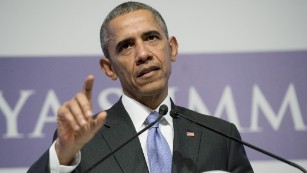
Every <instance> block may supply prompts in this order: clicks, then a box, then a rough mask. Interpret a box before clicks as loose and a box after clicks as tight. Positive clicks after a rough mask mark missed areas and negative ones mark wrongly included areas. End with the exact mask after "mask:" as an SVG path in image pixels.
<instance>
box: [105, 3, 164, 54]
mask: <svg viewBox="0 0 307 173" xmlns="http://www.w3.org/2000/svg"><path fill="white" fill-rule="evenodd" d="M136 10H148V11H150V12H151V13H152V14H153V16H154V17H155V19H156V21H157V22H158V23H159V24H160V26H161V28H162V29H163V31H164V33H165V36H166V37H167V38H168V31H167V26H166V23H165V21H164V19H163V17H162V16H161V14H160V13H159V12H158V11H157V10H155V9H154V8H152V7H150V6H149V5H146V4H143V3H140V2H125V3H122V4H120V5H118V6H117V7H115V8H114V9H113V10H112V11H111V12H110V13H109V14H108V16H107V17H106V18H105V20H104V22H103V23H102V26H101V29H100V44H101V48H102V51H103V53H104V56H105V57H106V58H110V54H109V51H108V38H107V37H108V36H107V35H108V34H107V27H108V24H109V23H110V21H111V20H112V19H114V18H116V17H118V16H120V15H123V14H127V13H130V12H132V11H136Z"/></svg>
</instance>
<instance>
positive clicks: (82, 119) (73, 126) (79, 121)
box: [55, 75, 107, 165]
mask: <svg viewBox="0 0 307 173" xmlns="http://www.w3.org/2000/svg"><path fill="white" fill-rule="evenodd" d="M93 84H94V76H92V75H89V76H88V77H87V78H86V80H85V82H84V86H83V91H82V92H79V93H77V94H76V95H75V97H74V98H72V99H71V100H70V101H67V102H65V103H64V104H63V105H62V106H61V107H60V108H59V110H58V113H57V130H58V138H57V139H56V143H55V150H56V152H57V155H58V158H59V161H60V164H61V165H69V164H70V163H71V161H72V160H73V158H74V156H75V155H76V153H77V152H78V151H80V150H81V149H82V147H83V146H84V145H85V144H86V143H87V142H88V141H89V140H91V139H92V137H93V136H94V135H95V134H96V132H97V131H98V130H99V129H100V128H101V127H102V125H103V124H104V122H105V119H106V115H107V113H106V112H101V113H99V114H98V116H97V117H96V118H95V119H93V118H92V115H93V113H92V100H91V97H92V88H93Z"/></svg>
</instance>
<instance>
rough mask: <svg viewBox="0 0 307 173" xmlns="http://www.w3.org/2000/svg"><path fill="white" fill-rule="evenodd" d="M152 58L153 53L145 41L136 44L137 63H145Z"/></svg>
mask: <svg viewBox="0 0 307 173" xmlns="http://www.w3.org/2000/svg"><path fill="white" fill-rule="evenodd" d="M150 59H152V53H151V51H150V50H149V49H148V47H147V46H146V44H145V43H144V42H140V43H139V44H137V45H136V55H135V62H136V64H137V65H139V64H143V63H145V62H146V61H148V60H150Z"/></svg>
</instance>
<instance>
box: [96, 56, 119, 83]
mask: <svg viewBox="0 0 307 173" xmlns="http://www.w3.org/2000/svg"><path fill="white" fill-rule="evenodd" d="M100 68H101V70H102V71H104V73H105V74H106V75H107V76H108V77H109V78H111V79H112V80H116V79H117V75H116V73H115V71H114V69H113V67H112V65H111V62H110V60H109V59H108V58H101V59H100Z"/></svg>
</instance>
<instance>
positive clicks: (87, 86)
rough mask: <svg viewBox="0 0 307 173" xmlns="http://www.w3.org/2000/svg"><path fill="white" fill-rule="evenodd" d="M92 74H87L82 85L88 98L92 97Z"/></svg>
mask: <svg viewBox="0 0 307 173" xmlns="http://www.w3.org/2000/svg"><path fill="white" fill-rule="evenodd" d="M94 79H95V78H94V76H93V75H88V76H87V78H86V80H85V82H84V86H83V92H84V94H85V96H86V97H87V99H88V100H91V99H92V89H93V85H94Z"/></svg>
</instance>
